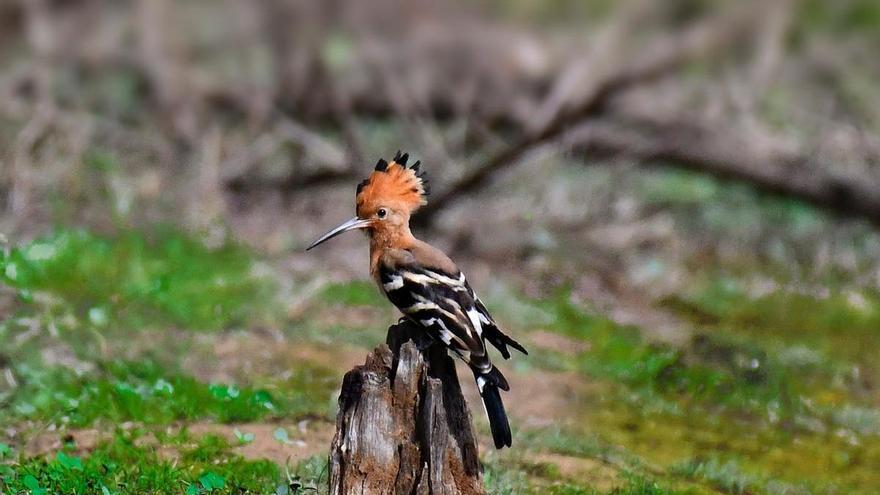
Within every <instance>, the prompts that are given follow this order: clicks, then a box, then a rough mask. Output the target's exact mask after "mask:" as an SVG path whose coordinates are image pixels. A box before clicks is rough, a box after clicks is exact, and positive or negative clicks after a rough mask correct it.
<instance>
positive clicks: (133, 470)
mask: <svg viewBox="0 0 880 495" xmlns="http://www.w3.org/2000/svg"><path fill="white" fill-rule="evenodd" d="M141 436H142V435H141V432H137V431H136V432H118V433H117V434H116V435H115V437H114V438H113V440H111V441H109V442H105V443H103V444H101V445H99V446H98V447H97V448H96V449H95V450H94V451H93V452H91V453H90V454H89V455H87V456H85V457H78V456H76V455H74V454H73V446H72V445H71V446H67V447H66V448H65V450H61V451H59V452H57V453H56V454H55V455H53V456H49V457H47V458H42V457H33V458H29V459H25V458H20V459H18V461H17V462H7V463H5V464H0V492H8V493H30V494H32V495H47V494H71V495H72V494H77V495H79V494H91V493H95V494H102V495H103V494H107V493H109V494H134V493H169V494H186V495H194V494H206V493H211V494H233V493H234V494H242V493H286V494H298V493H313V491H309V490H308V488H307V487H316V486H318V485H319V484H320V483H323V482H324V481H325V480H326V472H325V471H323V470H320V469H318V468H316V466H317V465H319V464H320V462H319V461H316V460H315V459H309V460H307V461H305V462H303V463H300V464H299V465H297V466H292V467H291V469H290V470H289V472H286V471H287V469H282V468H281V467H279V466H277V465H275V464H274V463H272V462H270V461H266V460H246V459H244V458H242V457H241V456H240V455H238V454H236V453H235V452H233V451H232V450H231V446H230V445H228V444H227V443H226V441H225V440H223V439H221V438H218V437H214V436H210V435H209V436H205V437H203V438H201V439H198V441H197V442H196V443H195V444H194V445H192V442H191V441H190V439H189V438H188V437H186V436H184V437H183V438H179V439H176V440H175V445H173V447H175V448H176V449H177V450H178V451H179V456H178V457H177V458H168V457H167V456H166V457H163V456H160V455H159V454H158V453H157V448H156V446H151V445H149V442H143V441H139V440H140V439H141ZM320 476H323V477H324V479H323V480H322V479H320Z"/></svg>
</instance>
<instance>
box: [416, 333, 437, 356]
mask: <svg viewBox="0 0 880 495" xmlns="http://www.w3.org/2000/svg"><path fill="white" fill-rule="evenodd" d="M412 340H413V343H415V344H416V348H417V349H418V350H419V352H425V351H427V350H428V349H429V348H430V347H431V346H432V345H434V342H435V340H434V337H431V336H430V335H428V333H427V332H420V333H416V334H414V335H413V339H412Z"/></svg>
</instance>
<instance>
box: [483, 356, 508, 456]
mask: <svg viewBox="0 0 880 495" xmlns="http://www.w3.org/2000/svg"><path fill="white" fill-rule="evenodd" d="M474 376H475V377H476V379H477V386H478V387H479V388H480V395H481V396H482V397H483V405H484V406H485V407H486V415H487V416H488V417H489V428H490V429H491V430H492V439H493V440H494V441H495V448H496V449H502V448H504V447H510V445H511V444H512V443H513V435H512V434H511V433H510V423H509V422H508V420H507V413H506V412H505V411H504V403H503V402H502V401H501V393H500V392H499V388H500V389H501V390H509V389H510V386H509V385H508V384H507V380H506V379H505V378H504V375H502V374H501V372H500V371H498V368H495V367H494V366H493V367H492V369H491V370H490V371H489V372H488V373H479V372H475V373H474Z"/></svg>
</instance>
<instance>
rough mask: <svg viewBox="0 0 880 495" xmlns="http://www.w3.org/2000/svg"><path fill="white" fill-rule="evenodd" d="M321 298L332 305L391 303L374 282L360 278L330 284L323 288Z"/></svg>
mask: <svg viewBox="0 0 880 495" xmlns="http://www.w3.org/2000/svg"><path fill="white" fill-rule="evenodd" d="M320 299H321V301H323V302H324V303H326V304H328V305H332V306H335V305H343V306H374V307H386V306H387V305H388V304H389V303H388V301H387V300H386V299H385V298H384V297H382V294H380V293H379V289H377V288H376V286H375V285H374V284H373V283H371V282H367V281H358V280H356V281H353V282H345V283H332V284H328V285H327V286H325V287H324V288H323V289H322V290H321V293H320Z"/></svg>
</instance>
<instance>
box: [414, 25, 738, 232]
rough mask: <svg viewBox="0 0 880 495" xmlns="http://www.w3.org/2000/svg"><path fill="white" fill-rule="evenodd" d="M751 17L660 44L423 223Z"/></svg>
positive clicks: (712, 46)
mask: <svg viewBox="0 0 880 495" xmlns="http://www.w3.org/2000/svg"><path fill="white" fill-rule="evenodd" d="M747 19H748V18H747V17H746V16H743V14H742V12H739V11H737V13H736V14H729V15H724V16H719V17H714V18H712V19H710V20H707V21H703V22H701V23H699V24H698V25H696V26H693V27H691V28H690V29H688V30H686V31H685V32H684V33H683V34H680V35H677V36H672V37H670V38H668V39H666V40H663V41H660V42H657V43H654V44H653V45H652V46H653V47H654V48H653V49H652V50H649V51H648V53H646V54H645V55H644V56H642V57H640V58H639V59H637V60H636V61H635V62H632V63H630V64H628V65H625V66H624V67H622V68H621V69H619V70H617V71H615V72H612V73H611V74H610V75H609V76H608V77H606V78H605V79H604V80H602V81H601V82H599V83H598V84H597V85H596V87H595V89H594V90H593V92H592V93H590V94H589V95H587V96H586V97H585V98H584V99H583V100H582V101H581V102H580V104H578V105H575V106H573V107H571V108H569V109H563V110H562V111H560V112H559V113H558V114H557V115H556V117H555V118H554V119H552V120H551V121H549V122H548V123H547V125H545V126H544V127H542V128H541V129H538V130H536V131H532V132H527V133H526V134H525V135H524V136H523V137H522V138H520V140H518V141H516V142H515V143H514V144H512V145H511V146H509V147H507V148H505V149H502V150H500V151H499V152H497V153H496V154H494V155H492V156H491V157H489V159H488V160H486V162H485V163H484V164H483V165H482V166H481V167H479V168H477V169H475V170H473V171H472V172H470V173H468V174H466V175H465V176H464V177H462V178H461V179H459V180H458V181H456V182H454V183H453V184H451V185H450V186H449V187H447V188H446V189H445V190H444V191H442V192H440V193H439V194H437V195H436V196H435V197H434V198H432V199H431V202H429V203H428V205H427V206H425V207H424V208H423V209H422V211H421V212H420V214H419V216H418V217H416V219H417V221H418V223H419V224H424V223H426V222H428V221H429V220H430V219H431V218H433V217H434V216H436V215H437V214H438V213H439V212H441V211H443V210H444V209H446V208H448V207H449V206H450V205H451V204H452V203H454V202H455V200H457V199H458V198H459V197H461V196H464V195H467V194H471V193H473V192H475V191H477V190H479V189H480V188H482V187H483V186H485V185H486V184H487V183H488V182H489V180H490V179H491V177H492V176H493V175H495V174H497V173H498V172H500V171H502V170H504V169H507V168H508V167H511V166H512V165H514V164H515V163H516V162H517V160H519V159H520V158H521V157H522V156H523V155H524V154H525V153H526V152H528V151H530V150H532V149H533V148H535V147H536V146H539V145H541V144H544V143H546V142H548V141H550V140H552V139H556V138H558V137H560V136H561V135H562V134H563V133H564V132H566V131H568V130H570V129H571V128H572V127H573V126H574V125H576V124H578V123H579V122H582V121H583V120H585V119H587V118H589V117H593V116H596V115H598V114H600V113H602V111H603V110H604V108H605V106H606V104H607V103H608V102H609V101H610V100H611V99H612V98H613V97H615V96H617V95H619V94H620V93H622V92H624V91H626V90H628V89H631V88H633V87H635V86H638V85H641V84H646V83H649V82H651V81H655V80H657V79H658V78H660V77H661V76H664V75H666V74H668V73H670V72H672V71H675V70H677V69H679V68H681V67H683V66H684V65H685V64H687V63H688V62H691V61H693V60H695V59H697V58H700V57H704V56H706V55H707V54H709V53H713V52H715V51H717V50H718V49H719V48H722V47H726V46H729V45H730V44H731V42H733V41H734V40H735V39H737V37H738V36H739V35H740V34H741V33H742V32H743V31H744V30H745V27H746V26H747V22H746V21H747Z"/></svg>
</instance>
